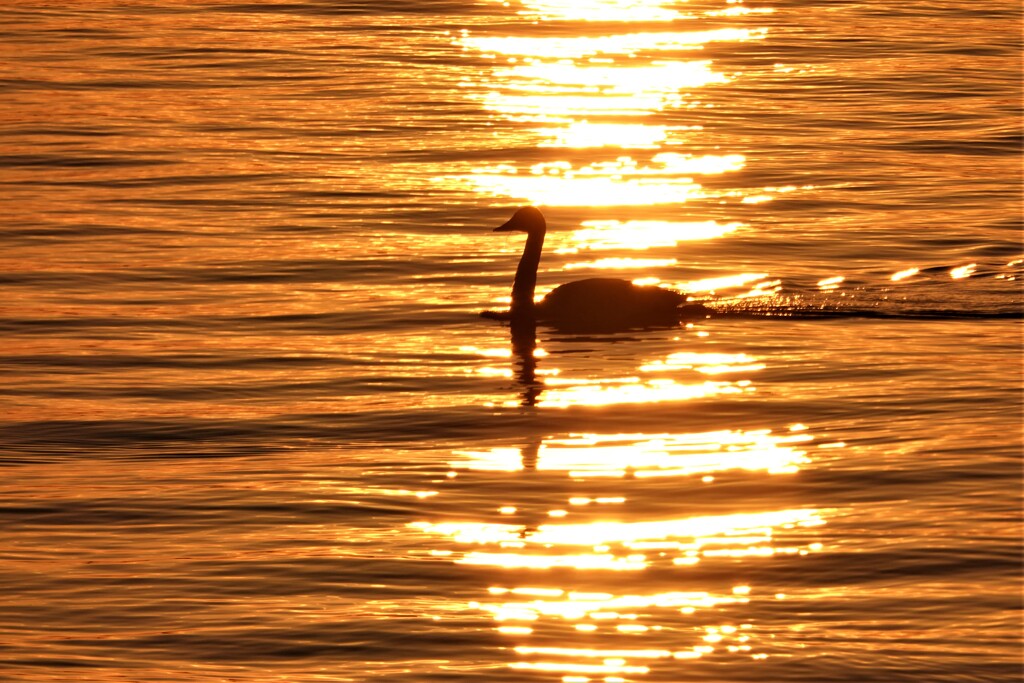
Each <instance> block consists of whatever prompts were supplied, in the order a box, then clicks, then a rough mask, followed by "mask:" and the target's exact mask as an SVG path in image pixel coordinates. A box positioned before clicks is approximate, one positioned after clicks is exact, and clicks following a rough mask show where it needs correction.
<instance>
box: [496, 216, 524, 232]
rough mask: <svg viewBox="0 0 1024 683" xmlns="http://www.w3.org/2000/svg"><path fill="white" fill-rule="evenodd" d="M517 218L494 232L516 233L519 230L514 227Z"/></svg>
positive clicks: (503, 224)
mask: <svg viewBox="0 0 1024 683" xmlns="http://www.w3.org/2000/svg"><path fill="white" fill-rule="evenodd" d="M514 222H515V218H511V219H509V220H507V221H505V222H504V223H502V224H501V225H499V226H498V227H496V228H495V229H494V232H515V231H516V230H518V229H519V228H517V227H516V226H515V225H514Z"/></svg>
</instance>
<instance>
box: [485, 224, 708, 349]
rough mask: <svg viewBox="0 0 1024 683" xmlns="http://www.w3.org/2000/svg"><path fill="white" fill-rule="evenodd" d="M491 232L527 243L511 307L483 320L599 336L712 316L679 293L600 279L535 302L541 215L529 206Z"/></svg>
mask: <svg viewBox="0 0 1024 683" xmlns="http://www.w3.org/2000/svg"><path fill="white" fill-rule="evenodd" d="M494 232H525V233H526V234H527V238H526V247H525V248H524V249H523V256H522V258H521V259H520V260H519V267H518V268H517V269H516V278H515V281H514V282H513V284H512V306H511V308H510V309H509V310H508V311H500V312H499V311H484V312H483V313H482V314H481V315H483V316H484V317H485V318H492V319H495V320H509V321H512V322H513V323H516V322H517V321H523V320H530V321H536V322H541V323H546V324H549V325H552V326H553V327H556V328H563V329H567V330H578V331H603V330H623V329H629V328H634V327H648V326H657V325H671V324H674V323H676V322H678V321H679V320H682V319H690V320H692V319H700V318H705V317H707V316H708V314H709V313H710V310H709V309H708V308H706V307H705V306H703V305H702V304H687V303H685V302H686V297H685V296H683V295H682V294H680V293H679V292H674V291H672V290H669V289H663V288H661V287H655V286H652V285H648V286H639V285H634V284H633V283H632V282H629V281H628V280H620V279H616V278H603V277H600V278H590V279H587V280H578V281H576V282H569V283H567V284H564V285H561V286H559V287H556V288H555V289H554V290H552V291H551V292H550V293H548V295H547V296H545V297H544V299H543V300H541V301H540V302H537V303H535V302H534V300H533V295H534V289H535V288H536V286H537V266H538V265H539V264H540V253H541V249H542V248H543V247H544V235H545V233H546V232H547V223H546V222H545V221H544V216H543V214H541V212H540V211H539V210H538V209H536V208H534V207H532V206H526V207H523V208H521V209H519V210H518V211H516V212H515V215H513V216H512V218H510V219H509V220H508V222H506V223H505V224H504V225H502V226H500V227H498V228H495V229H494Z"/></svg>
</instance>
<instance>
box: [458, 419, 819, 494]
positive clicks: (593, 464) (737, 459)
mask: <svg viewBox="0 0 1024 683" xmlns="http://www.w3.org/2000/svg"><path fill="white" fill-rule="evenodd" d="M810 441H813V437H812V436H810V435H809V434H806V433H789V434H782V435H777V434H773V433H772V432H771V431H770V430H756V431H731V430H723V431H717V432H706V433H698V434H642V433H641V434H570V435H567V436H564V437H558V438H556V437H549V438H546V439H544V441H543V443H542V444H541V445H540V448H539V450H538V453H537V461H536V465H535V469H536V470H537V471H542V472H563V473H565V474H566V475H567V476H569V477H571V478H572V479H576V480H585V479H589V478H595V477H601V478H607V477H625V476H627V475H628V476H631V477H634V478H637V479H644V478H649V477H670V476H694V475H714V474H719V473H722V472H727V471H730V470H743V471H748V472H765V473H768V474H791V473H794V472H796V471H798V470H799V468H800V465H802V464H804V463H806V462H807V456H806V453H805V451H803V450H802V448H801V446H803V445H804V444H807V443H809V442H810ZM455 455H456V456H458V459H457V460H454V461H452V462H450V463H449V465H450V466H451V467H452V468H453V469H454V470H456V471H457V470H475V471H484V472H501V471H504V472H515V471H520V470H522V469H523V461H524V458H523V453H522V450H521V449H519V448H493V449H489V450H485V451H468V450H466V451H456V452H455ZM582 500H586V501H590V499H589V498H582V499H576V503H575V504H582V503H581V501H582ZM605 500H606V502H607V500H608V499H605ZM598 502H600V499H599V500H598ZM570 504H574V503H573V501H572V500H570Z"/></svg>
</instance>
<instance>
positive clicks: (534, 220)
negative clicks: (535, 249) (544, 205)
mask: <svg viewBox="0 0 1024 683" xmlns="http://www.w3.org/2000/svg"><path fill="white" fill-rule="evenodd" d="M545 230H547V223H546V222H545V221H544V214H542V213H541V212H540V210H539V209H537V208H535V207H533V206H524V207H523V208H521V209H519V210H518V211H516V212H515V213H514V214H512V218H509V219H508V220H507V221H505V222H504V223H503V224H502V225H500V226H498V227H497V228H495V229H494V232H526V233H531V234H532V233H537V232H544V231H545Z"/></svg>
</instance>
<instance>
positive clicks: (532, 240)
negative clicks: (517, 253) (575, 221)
mask: <svg viewBox="0 0 1024 683" xmlns="http://www.w3.org/2000/svg"><path fill="white" fill-rule="evenodd" d="M545 232H546V231H545V229H544V228H540V229H539V230H531V231H530V232H529V233H528V236H527V238H526V246H525V247H524V248H523V256H522V258H520V259H519V267H518V268H517V269H516V279H515V282H513V283H512V313H513V314H515V313H522V312H529V311H532V310H533V293H534V290H535V289H536V288H537V267H538V266H539V265H540V252H541V250H542V249H543V248H544V233H545Z"/></svg>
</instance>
